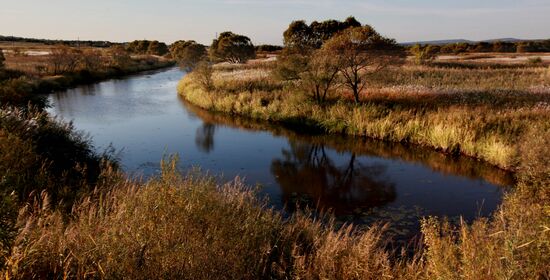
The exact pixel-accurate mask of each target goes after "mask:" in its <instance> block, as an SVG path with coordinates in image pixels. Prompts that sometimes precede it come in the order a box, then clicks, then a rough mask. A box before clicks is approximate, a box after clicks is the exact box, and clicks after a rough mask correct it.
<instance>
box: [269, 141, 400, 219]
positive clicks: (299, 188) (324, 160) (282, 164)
mask: <svg viewBox="0 0 550 280" xmlns="http://www.w3.org/2000/svg"><path fill="white" fill-rule="evenodd" d="M289 142H290V143H289V144H290V145H289V146H290V149H284V150H283V152H282V153H283V154H282V158H281V159H275V160H273V162H272V164H271V172H272V174H273V175H274V176H275V178H276V180H277V183H278V184H279V186H280V187H281V191H282V196H283V200H284V202H285V204H286V205H287V208H288V210H294V209H295V208H294V207H295V206H296V205H297V204H298V205H301V204H304V203H305V204H307V206H309V207H315V208H318V209H324V210H328V209H334V211H336V212H335V213H336V214H343V213H347V212H350V211H353V210H354V209H356V208H371V207H379V206H384V205H386V204H387V203H389V202H392V201H394V200H395V198H396V191H395V186H394V185H393V183H391V182H388V178H387V177H384V176H383V175H384V174H385V172H386V167H385V166H383V165H380V164H371V165H364V164H362V163H360V162H358V161H357V160H356V155H355V153H351V154H350V155H349V160H347V162H346V163H345V164H340V165H339V164H337V163H335V162H334V161H333V160H332V159H331V158H330V157H329V156H328V154H327V152H326V150H325V146H324V145H322V144H311V143H305V142H298V141H292V140H291V141H289Z"/></svg>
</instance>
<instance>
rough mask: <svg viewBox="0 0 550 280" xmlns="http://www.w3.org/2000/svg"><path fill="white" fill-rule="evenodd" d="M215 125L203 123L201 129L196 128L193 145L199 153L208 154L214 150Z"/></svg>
mask: <svg viewBox="0 0 550 280" xmlns="http://www.w3.org/2000/svg"><path fill="white" fill-rule="evenodd" d="M215 132H216V125H214V124H212V123H209V122H204V123H203V124H202V126H201V127H199V128H197V133H196V134H195V144H196V145H197V148H198V149H199V150H200V151H203V152H205V153H210V152H211V151H212V150H213V149H214V133H215Z"/></svg>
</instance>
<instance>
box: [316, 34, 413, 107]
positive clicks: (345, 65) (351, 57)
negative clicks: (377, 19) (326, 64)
mask: <svg viewBox="0 0 550 280" xmlns="http://www.w3.org/2000/svg"><path fill="white" fill-rule="evenodd" d="M323 49H324V50H325V51H327V52H328V53H330V54H331V55H332V56H333V57H334V58H335V61H336V63H337V64H338V67H339V68H340V73H341V75H342V78H343V82H342V83H343V85H344V86H345V87H347V88H349V89H350V90H351V91H352V92H353V96H354V99H355V102H356V103H359V101H360V93H361V92H362V91H363V89H364V88H365V86H366V85H367V81H368V76H369V75H370V74H372V73H375V72H378V71H380V70H382V69H384V68H385V67H387V66H390V65H398V64H401V63H403V61H404V59H405V57H406V55H405V52H404V50H403V48H402V47H401V46H399V45H398V44H397V43H396V42H395V40H393V39H388V38H385V37H382V36H381V35H380V34H378V32H376V31H375V30H374V29H373V28H372V27H370V26H368V25H366V26H363V27H353V28H349V29H346V30H344V31H343V32H341V33H339V34H338V35H336V36H334V37H333V38H332V39H330V40H329V41H327V42H326V43H325V45H324V46H323Z"/></svg>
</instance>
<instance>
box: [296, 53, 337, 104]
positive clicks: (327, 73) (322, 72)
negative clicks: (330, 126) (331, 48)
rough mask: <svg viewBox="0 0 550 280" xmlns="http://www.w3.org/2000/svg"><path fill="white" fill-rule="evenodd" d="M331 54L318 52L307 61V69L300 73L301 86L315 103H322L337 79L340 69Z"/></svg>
mask: <svg viewBox="0 0 550 280" xmlns="http://www.w3.org/2000/svg"><path fill="white" fill-rule="evenodd" d="M336 62H337V61H335V59H334V57H333V56H332V54H331V53H329V52H327V51H325V50H318V51H316V52H315V53H313V54H312V55H311V57H310V59H309V62H308V64H307V67H306V68H305V70H304V71H303V72H302V73H301V75H300V78H301V83H302V86H303V87H304V88H305V90H306V91H308V92H309V93H310V94H311V95H312V96H313V98H314V99H315V101H317V102H318V103H323V102H325V101H326V98H327V95H328V93H329V92H330V91H331V90H332V89H333V87H334V86H335V84H336V81H337V79H338V73H339V72H340V68H339V65H338V63H336Z"/></svg>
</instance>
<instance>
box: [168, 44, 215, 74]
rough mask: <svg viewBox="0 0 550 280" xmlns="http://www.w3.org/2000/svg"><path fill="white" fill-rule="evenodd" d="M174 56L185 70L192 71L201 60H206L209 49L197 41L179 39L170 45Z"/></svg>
mask: <svg viewBox="0 0 550 280" xmlns="http://www.w3.org/2000/svg"><path fill="white" fill-rule="evenodd" d="M170 53H171V55H172V58H173V59H175V60H176V61H177V62H178V64H179V65H180V66H181V67H182V68H183V69H184V70H185V71H188V72H189V71H192V70H193V69H194V68H195V67H196V66H197V64H198V63H199V62H201V61H203V60H205V58H206V55H207V51H206V47H205V46H204V45H201V44H199V43H197V42H195V41H177V42H174V43H173V44H172V45H170Z"/></svg>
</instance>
